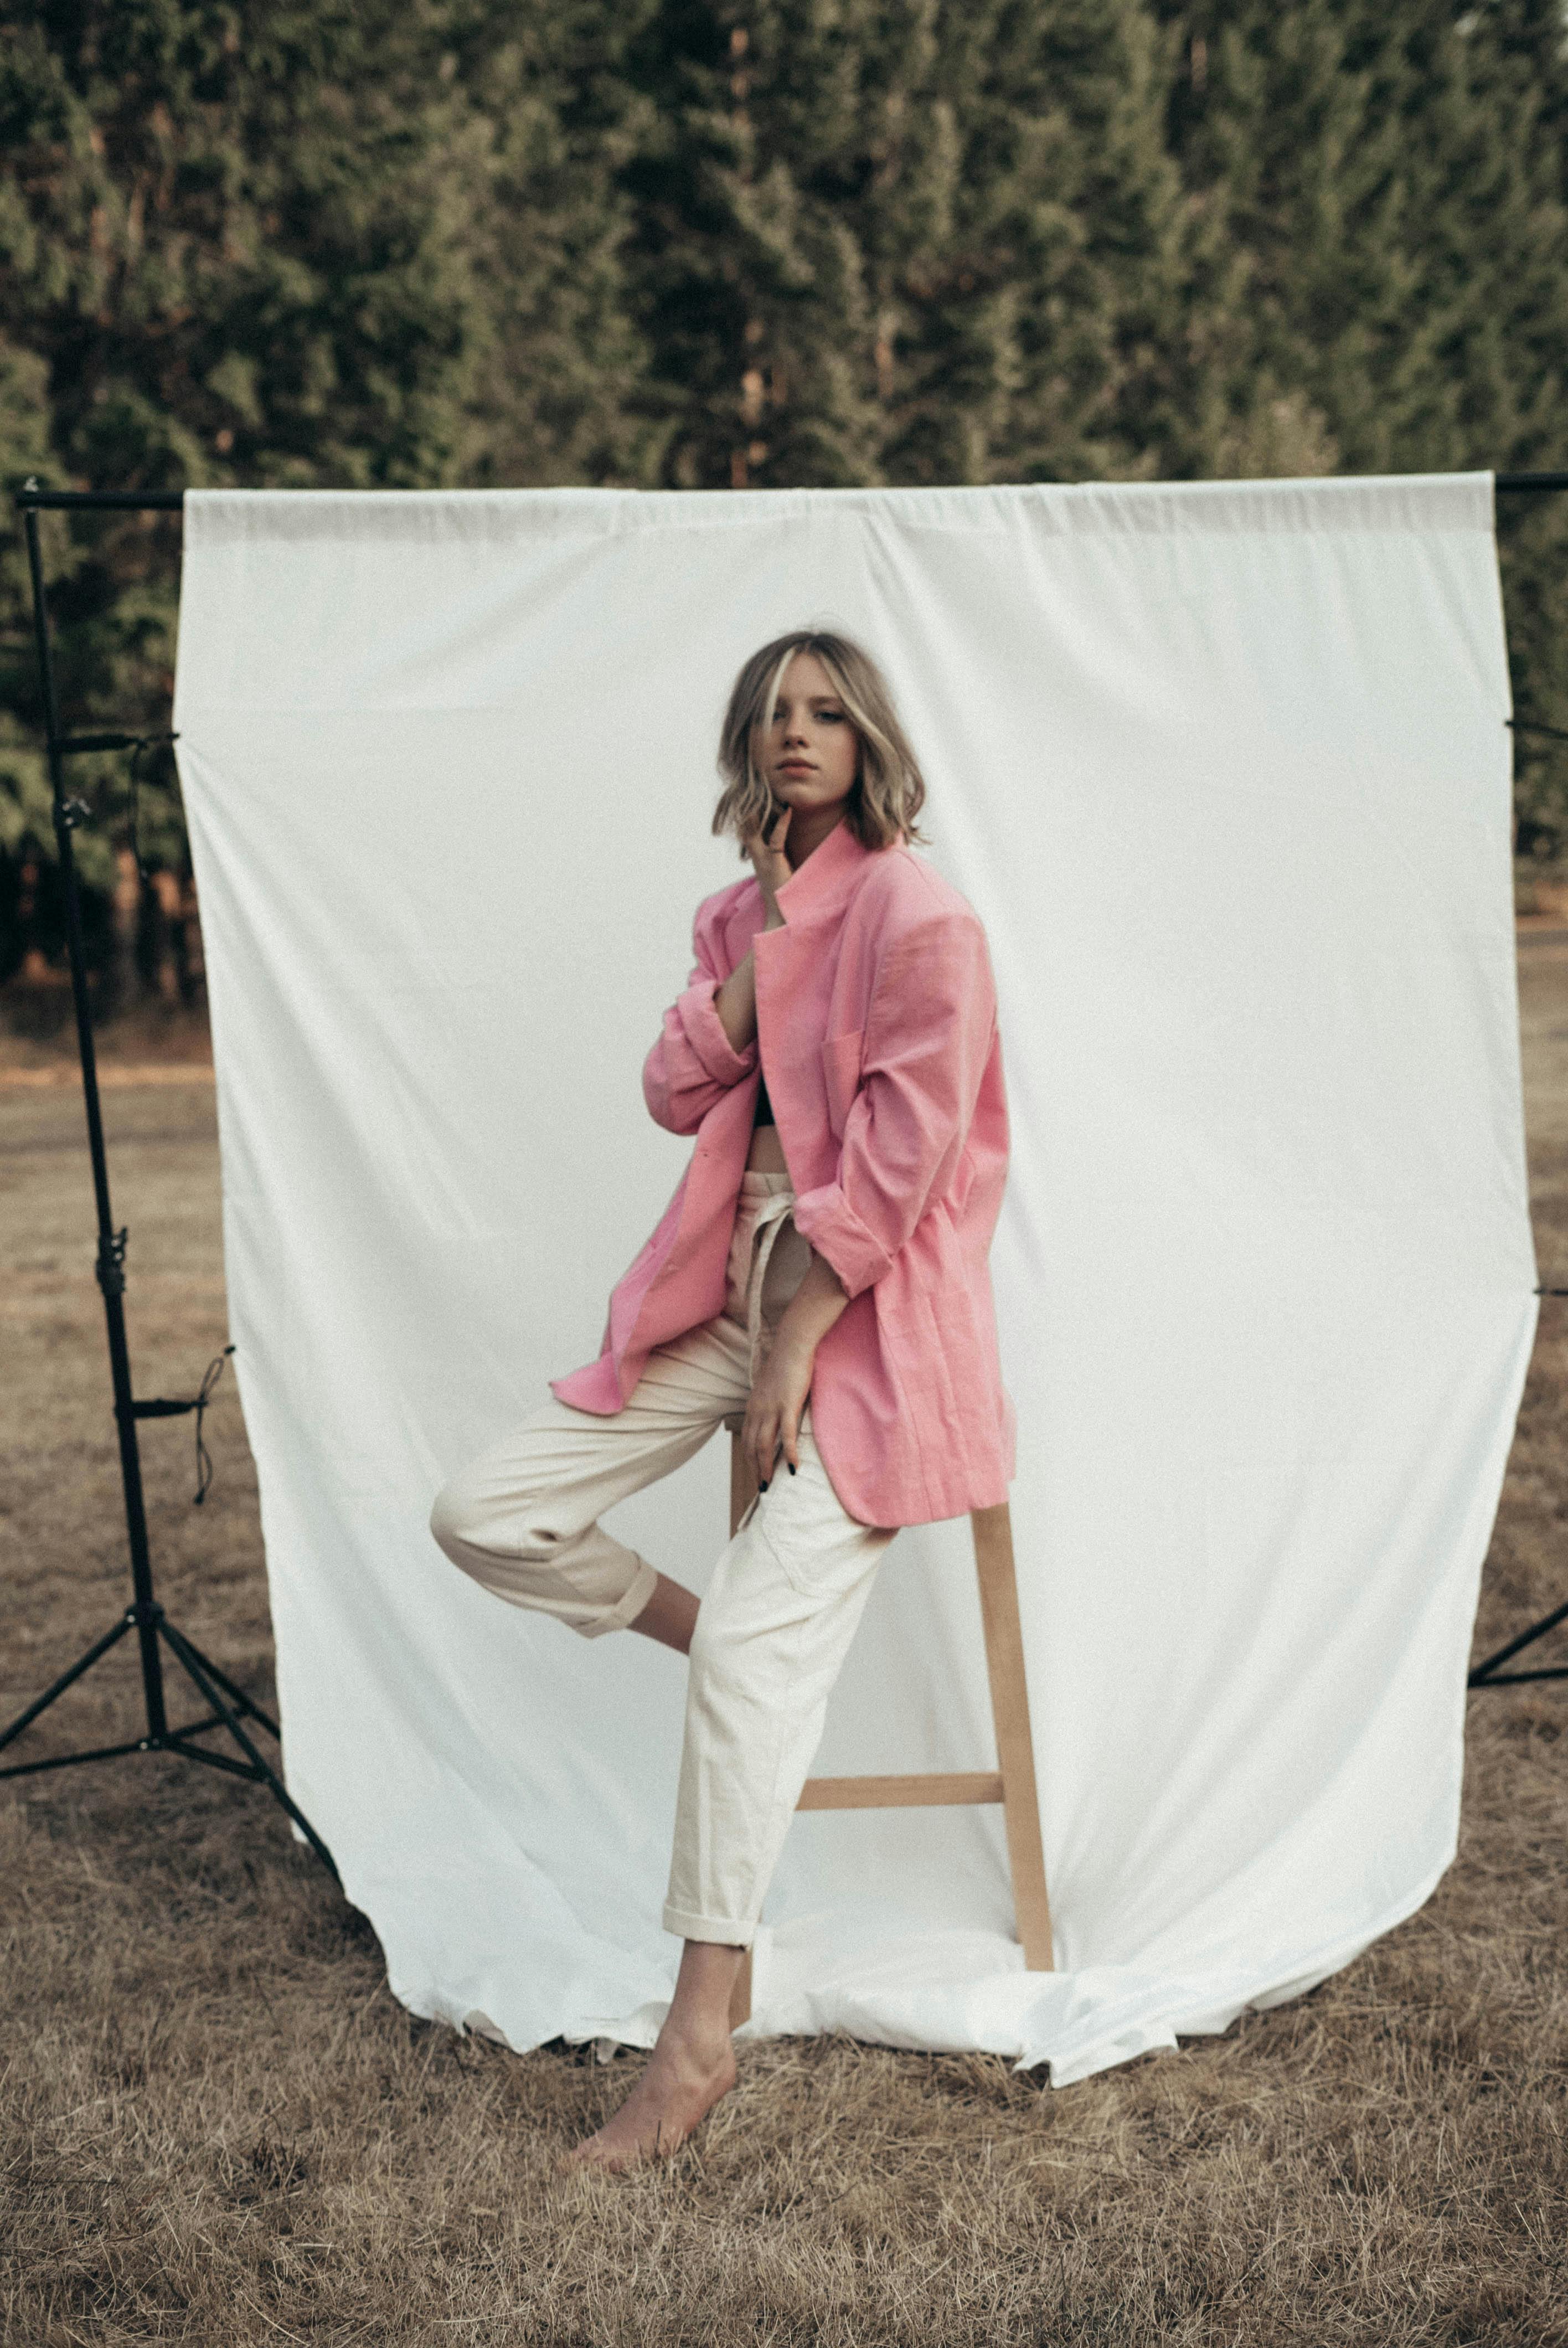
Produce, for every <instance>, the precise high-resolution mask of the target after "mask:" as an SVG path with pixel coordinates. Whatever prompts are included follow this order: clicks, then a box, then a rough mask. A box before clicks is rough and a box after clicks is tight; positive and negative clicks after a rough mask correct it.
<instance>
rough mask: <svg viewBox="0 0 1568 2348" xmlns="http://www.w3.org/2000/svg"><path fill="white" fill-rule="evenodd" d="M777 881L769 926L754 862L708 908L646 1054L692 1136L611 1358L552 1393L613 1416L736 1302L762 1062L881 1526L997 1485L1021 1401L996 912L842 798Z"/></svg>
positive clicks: (834, 1437)
mask: <svg viewBox="0 0 1568 2348" xmlns="http://www.w3.org/2000/svg"><path fill="white" fill-rule="evenodd" d="M776 894H777V898H778V905H779V911H781V912H782V913H783V915H784V927H783V928H782V929H776V930H767V929H764V926H763V925H764V921H765V919H766V911H765V908H764V903H763V895H762V891H761V889H760V887H759V886H758V883H757V880H756V878H755V876H754V875H748V876H747V878H746V879H744V880H737V881H735V882H733V884H732V885H731V886H730V887H729V888H727V889H721V890H720V891H718V892H717V894H716V895H714V896H712V897H706V898H704V899H703V901H702V903H701V904H700V905H699V906H698V908H697V913H696V919H695V922H694V923H693V931H692V942H693V945H694V948H695V952H696V956H697V963H696V968H695V969H694V970H693V971H692V975H691V979H690V981H689V982H688V984H687V987H686V990H685V992H684V994H682V995H681V996H680V997H679V998H678V1000H677V1001H676V1002H675V1003H673V1004H671V1007H670V1009H669V1010H668V1011H667V1012H666V1013H665V1014H664V1019H663V1025H662V1030H661V1034H660V1036H659V1039H658V1041H657V1042H656V1043H655V1045H653V1048H652V1050H651V1052H650V1053H649V1055H648V1057H647V1060H646V1062H645V1063H644V1066H643V1071H642V1089H643V1095H644V1097H645V1099H646V1101H647V1104H648V1107H649V1110H650V1112H651V1115H652V1116H653V1117H654V1118H655V1119H656V1120H657V1122H658V1123H659V1124H660V1125H661V1126H663V1127H665V1128H667V1129H668V1130H669V1131H670V1132H671V1133H694V1134H695V1135H696V1137H697V1143H696V1148H694V1150H693V1151H692V1158H691V1161H690V1163H689V1164H688V1166H687V1169H686V1171H685V1172H684V1174H683V1175H682V1178H681V1180H680V1183H679V1184H678V1186H677V1188H676V1190H675V1195H674V1197H673V1198H672V1199H671V1201H670V1204H669V1206H668V1207H667V1208H666V1209H665V1210H664V1213H663V1215H662V1216H661V1219H660V1221H659V1223H658V1225H657V1227H656V1228H655V1230H654V1231H653V1232H652V1234H651V1237H650V1238H649V1240H648V1241H646V1243H645V1244H644V1246H643V1247H642V1249H641V1251H640V1252H639V1254H638V1255H637V1257H636V1259H635V1260H634V1262H632V1263H631V1264H630V1266H629V1268H628V1269H627V1271H626V1272H625V1273H624V1274H623V1275H622V1277H621V1279H620V1281H619V1282H617V1284H616V1287H615V1289H614V1292H613V1293H612V1294H611V1296H610V1312H609V1315H608V1318H607V1320H606V1323H605V1332H604V1338H603V1341H602V1350H601V1352H600V1355H599V1358H598V1360H597V1361H593V1362H589V1363H587V1364H585V1365H584V1366H583V1367H582V1368H581V1369H579V1370H573V1371H572V1372H571V1373H570V1374H569V1375H568V1376H565V1377H560V1378H552V1379H551V1380H550V1381H549V1385H550V1391H551V1392H552V1393H553V1394H554V1395H557V1396H558V1397H559V1400H560V1401H562V1402H565V1403H570V1404H573V1405H575V1406H576V1407H577V1408H578V1409H579V1410H589V1411H596V1412H599V1413H600V1414H602V1415H607V1416H608V1415H610V1414H613V1413H614V1412H616V1411H618V1410H620V1409H622V1408H623V1407H624V1406H625V1403H626V1400H627V1398H628V1396H629V1395H630V1394H631V1392H632V1389H633V1388H634V1386H635V1385H636V1384H637V1381H638V1379H639V1378H640V1377H641V1375H642V1369H643V1365H644V1364H645V1363H646V1361H647V1359H648V1356H649V1354H650V1353H651V1351H652V1350H653V1348H654V1346H656V1345H660V1344H665V1343H666V1342H667V1341H668V1340H669V1339H671V1338H673V1337H677V1336H679V1335H681V1334H682V1333H683V1332H684V1331H685V1330H687V1329H690V1328H692V1327H693V1326H694V1325H695V1324H696V1323H698V1322H701V1321H707V1320H711V1319H712V1317H713V1316H714V1314H715V1313H721V1312H723V1308H724V1284H725V1267H726V1263H727V1260H728V1255H729V1247H730V1238H731V1234H732V1231H733V1227H734V1220H735V1209H736V1202H737V1200H738V1197H739V1193H740V1182H741V1175H742V1172H743V1169H744V1167H745V1162H746V1159H747V1156H748V1154H749V1152H750V1148H751V1138H752V1127H753V1111H754V1107H755V1103H756V1097H757V1078H758V1068H759V1061H760V1065H761V1068H762V1071H763V1073H764V1075H765V1076H766V1079H767V1087H768V1097H769V1099H770V1100H771V1102H772V1103H773V1109H774V1119H775V1121H776V1123H777V1127H778V1136H779V1141H780V1143H781V1145H782V1147H783V1149H784V1160H785V1163H786V1165H787V1167H788V1169H789V1175H790V1180H791V1184H792V1186H793V1188H794V1193H795V1200H794V1210H793V1212H794V1222H795V1225H796V1228H797V1229H798V1230H799V1231H802V1232H804V1235H805V1237H806V1238H807V1239H808V1240H809V1241H810V1242H811V1244H812V1246H813V1247H814V1248H815V1249H816V1251H817V1252H818V1253H819V1254H821V1255H824V1256H825V1257H826V1258H827V1261H828V1262H829V1263H830V1264H831V1265H832V1266H833V1269H834V1270H835V1272H836V1273H837V1274H838V1277H839V1279H840V1280H841V1282H843V1284H844V1288H845V1292H846V1294H847V1295H848V1297H849V1299H850V1302H849V1303H848V1304H847V1305H846V1306H845V1310H844V1312H843V1313H841V1314H840V1315H839V1318H838V1319H837V1321H835V1323H834V1325H833V1327H832V1328H831V1329H829V1330H828V1331H827V1333H826V1334H825V1336H824V1337H823V1338H822V1340H821V1342H820V1344H818V1346H817V1349H816V1354H815V1362H814V1365H813V1369H812V1381H811V1425H812V1429H813V1432H814V1433H815V1437H816V1442H817V1447H818V1449H819V1450H820V1452H821V1454H822V1458H823V1464H824V1466H825V1468H826V1469H827V1472H828V1476H829V1478H831V1480H832V1483H833V1487H834V1489H835V1492H836V1493H837V1494H838V1497H839V1498H840V1499H841V1500H842V1501H843V1503H844V1505H845V1508H846V1509H848V1511H849V1513H850V1515H851V1516H853V1517H856V1518H857V1519H859V1520H860V1521H861V1522H862V1523H863V1524H871V1525H916V1524H927V1523H929V1522H931V1521H933V1520H935V1519H939V1518H943V1517H956V1516H962V1515H964V1514H965V1513H966V1512H967V1511H968V1510H969V1509H979V1508H988V1507H990V1506H991V1505H993V1504H994V1503H995V1502H997V1501H999V1500H1004V1499H1006V1498H1007V1492H1008V1486H1009V1482H1010V1481H1011V1479H1012V1477H1013V1475H1014V1473H1015V1468H1016V1415H1015V1412H1014V1408H1013V1403H1012V1398H1011V1396H1010V1395H1009V1394H1008V1392H1007V1390H1006V1388H1005V1387H1004V1386H1003V1385H1002V1382H1001V1372H1000V1366H999V1358H998V1353H997V1333H996V1312H995V1305H994V1301H993V1298H992V1293H991V1282H990V1269H989V1251H990V1243H991V1236H992V1233H993V1232H994V1231H995V1229H996V1223H997V1217H998V1214H999V1211H1000V1207H1001V1197H1002V1189H1003V1186H1004V1184H1005V1182H1006V1179H1007V1161H1008V1114H1007V1100H1006V1095H1005V1092H1004V1088H1003V1084H1002V1064H1001V1043H1000V1038H999V1035H998V1032H997V1016H996V988H995V984H994V982H993V978H992V974H991V967H990V957H989V952H988V950H987V945H986V936H985V931H984V929H983V927H982V925H981V922H980V919H979V914H978V913H977V912H976V911H975V910H974V908H973V907H972V906H971V905H970V904H969V902H968V899H967V898H965V897H963V896H962V895H960V893H959V892H958V890H956V889H954V888H953V887H951V886H950V885H949V883H948V882H947V881H946V880H943V879H942V878H941V876H940V875H939V874H938V872H937V871H936V870H934V869H933V868H932V867H931V866H930V865H929V864H927V862H926V861H925V860H923V859H922V858H920V857H918V856H917V855H916V854H915V852H914V850H912V849H910V848H909V847H908V846H907V845H906V844H905V843H903V842H902V841H900V842H898V843H897V844H896V845H895V846H893V847H891V848H885V849H880V850H871V849H867V848H866V847H863V846H862V844H861V842H860V841H859V840H858V839H856V836H855V834H854V832H853V831H851V830H850V829H849V827H848V825H847V824H846V823H845V822H844V821H843V820H842V819H840V821H839V822H838V823H837V824H836V825H835V827H834V829H833V830H832V831H830V832H829V833H828V835H827V837H826V839H824V840H822V841H820V842H819V843H818V845H817V846H816V848H815V849H814V850H813V851H812V853H811V854H810V855H809V856H808V857H807V858H806V859H805V860H804V863H803V864H802V865H801V866H800V867H799V869H798V870H796V871H794V872H793V873H792V874H791V875H790V877H789V879H788V880H786V881H785V882H784V885H783V886H782V888H780V889H779V890H778V891H776ZM748 946H750V947H752V948H753V951H754V955H755V964H756V982H757V1035H756V1036H755V1037H754V1038H753V1040H752V1042H750V1043H749V1044H748V1045H747V1046H746V1048H745V1050H744V1051H743V1052H737V1051H735V1049H734V1048H733V1045H731V1043H730V1039H729V1037H728V1036H727V1035H726V1034H725V1033H724V1028H723V1023H722V1021H721V1020H720V1018H719V1014H718V1013H717V1011H716V1010H715V1009H714V1007H713V997H714V995H715V994H717V992H718V990H719V988H720V986H721V985H722V984H723V982H724V980H725V979H726V978H728V977H729V975H730V973H731V972H732V971H733V970H734V969H735V967H736V965H737V964H738V963H741V962H742V961H743V960H744V958H745V953H746V949H747V948H748Z"/></svg>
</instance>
